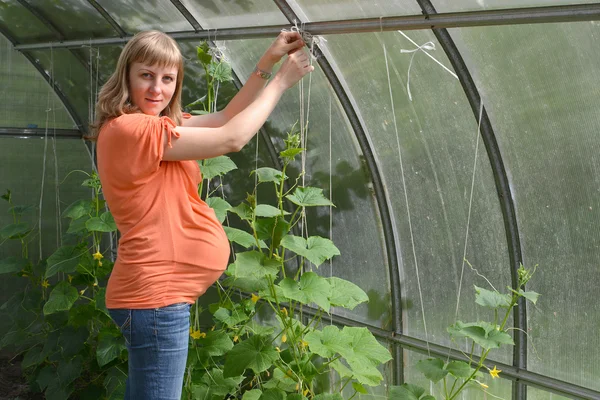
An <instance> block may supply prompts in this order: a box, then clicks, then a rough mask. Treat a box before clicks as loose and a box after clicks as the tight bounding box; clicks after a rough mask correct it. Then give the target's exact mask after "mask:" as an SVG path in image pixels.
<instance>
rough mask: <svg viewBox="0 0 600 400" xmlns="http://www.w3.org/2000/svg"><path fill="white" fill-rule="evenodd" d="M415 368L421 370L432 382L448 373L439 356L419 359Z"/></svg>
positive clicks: (437, 380)
mask: <svg viewBox="0 0 600 400" xmlns="http://www.w3.org/2000/svg"><path fill="white" fill-rule="evenodd" d="M417 370H419V371H421V372H422V373H423V375H425V377H426V378H427V379H429V380H430V381H432V382H433V383H437V382H439V381H440V380H442V379H444V377H445V376H446V375H448V371H446V370H445V369H444V362H443V361H442V360H440V359H439V358H428V359H427V360H420V361H419V362H418V363H417Z"/></svg>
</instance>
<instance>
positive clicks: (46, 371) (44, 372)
mask: <svg viewBox="0 0 600 400" xmlns="http://www.w3.org/2000/svg"><path fill="white" fill-rule="evenodd" d="M56 380H58V375H57V373H56V368H55V367H54V365H46V366H45V367H44V368H42V369H41V370H40V372H39V373H38V374H37V376H36V378H35V381H36V383H37V384H38V386H39V387H40V389H41V390H45V389H46V388H47V387H48V385H50V383H51V382H53V381H56Z"/></svg>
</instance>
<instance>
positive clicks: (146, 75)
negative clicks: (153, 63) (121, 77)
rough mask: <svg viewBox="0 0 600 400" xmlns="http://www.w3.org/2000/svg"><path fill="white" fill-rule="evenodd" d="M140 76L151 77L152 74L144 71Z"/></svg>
mask: <svg viewBox="0 0 600 400" xmlns="http://www.w3.org/2000/svg"><path fill="white" fill-rule="evenodd" d="M142 78H152V74H149V73H147V72H144V73H143V74H142Z"/></svg>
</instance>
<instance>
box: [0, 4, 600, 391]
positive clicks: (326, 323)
mask: <svg viewBox="0 0 600 400" xmlns="http://www.w3.org/2000/svg"><path fill="white" fill-rule="evenodd" d="M149 30H157V31H161V32H164V33H166V34H168V36H169V37H171V38H173V39H174V40H175V41H176V42H177V44H178V46H179V49H180V51H181V54H182V55H183V60H184V71H185V73H184V78H183V86H182V90H181V99H182V100H181V107H182V110H181V111H183V112H184V113H185V114H183V115H184V118H196V116H207V115H209V114H211V113H217V112H221V110H224V109H225V107H227V105H228V104H230V101H231V100H232V99H233V98H236V97H235V96H236V95H237V94H238V93H242V92H241V91H240V90H241V88H242V87H244V88H245V86H244V85H245V83H246V82H248V81H249V80H250V79H254V81H253V82H258V81H259V79H263V78H265V84H266V89H264V91H267V90H269V87H271V84H273V85H274V83H273V82H275V81H276V79H277V77H278V76H282V75H283V74H284V72H282V71H283V69H284V66H286V65H288V64H286V63H291V62H292V61H290V60H292V59H293V57H296V58H298V57H300V56H299V54H306V55H307V56H308V57H307V60H308V61H309V62H310V65H312V67H314V70H313V71H312V72H311V73H307V74H306V76H304V77H303V78H301V79H300V78H299V82H298V83H297V84H295V85H293V86H292V87H290V88H289V90H286V91H285V93H283V95H282V96H281V98H280V99H279V100H278V102H277V104H276V105H275V106H274V109H273V111H272V112H271V113H270V116H269V117H268V119H267V120H266V122H265V123H264V124H262V123H261V125H262V126H261V127H260V129H259V130H258V132H257V133H256V135H254V132H256V130H254V131H253V137H252V138H251V139H250V141H249V142H248V143H247V144H246V145H245V146H244V147H243V148H242V149H241V150H239V151H233V152H230V153H227V154H226V155H220V156H218V157H211V158H206V159H199V160H197V163H196V161H194V160H190V161H189V162H191V163H192V164H191V165H193V166H194V168H197V167H196V164H197V165H198V166H199V169H200V171H201V174H202V178H203V179H199V184H198V185H197V186H198V187H197V193H193V194H194V195H195V196H196V197H198V201H201V202H202V204H203V206H206V205H208V206H210V207H211V208H212V209H213V210H214V216H213V218H215V220H218V222H220V224H222V227H223V228H222V231H224V232H225V234H226V235H227V239H228V240H229V242H227V244H226V246H225V247H226V248H227V247H228V248H230V256H229V259H228V261H227V266H226V270H225V271H224V273H223V274H222V275H221V276H220V277H219V278H218V280H216V282H215V283H213V284H212V286H210V285H209V286H210V287H208V289H207V290H206V292H205V293H204V294H203V295H202V296H200V297H199V298H198V300H197V301H196V303H194V304H192V305H191V308H190V315H189V318H190V326H189V334H188V332H187V329H186V331H185V332H184V334H185V341H186V343H187V345H186V351H187V353H186V354H187V362H186V365H185V373H184V378H183V385H179V386H180V387H181V386H183V387H182V389H181V390H182V392H181V393H182V394H181V398H182V399H204V400H221V399H240V400H347V399H374V400H376V399H398V400H435V399H437V400H454V399H457V400H458V399H461V400H475V399H489V400H491V399H507V400H508V399H513V400H546V399H551V400H559V399H600V351H599V350H598V349H599V344H598V341H599V339H598V332H599V329H600V302H598V300H594V299H595V295H594V293H595V290H597V288H596V285H597V284H598V283H599V282H600V268H599V266H600V229H599V228H598V226H599V225H598V221H599V220H600V201H599V199H600V175H596V174H597V173H599V174H600V156H598V154H600V136H598V132H600V113H599V112H598V110H599V109H600V96H598V94H599V93H600V79H599V78H598V71H599V67H600V55H599V54H600V52H599V51H598V50H599V49H600V47H599V46H598V40H599V39H600V3H598V2H594V1H586V0H518V1H517V0H503V1H501V0H452V1H451V0H370V1H369V0H321V1H318V0H221V1H217V0H122V1H116V0H62V1H58V0H3V1H2V2H1V3H0V44H1V46H0V48H1V49H0V61H1V62H0V93H1V96H2V107H1V108H0V155H1V157H2V168H1V169H0V182H1V187H0V191H1V193H0V194H1V197H2V200H0V274H1V280H0V288H1V291H0V338H1V339H0V399H42V398H47V399H56V400H59V399H123V398H124V396H133V397H126V398H144V396H143V395H140V394H139V392H138V393H137V397H136V393H130V390H133V392H135V389H130V386H128V385H130V381H129V380H128V371H130V370H129V369H128V368H129V367H130V366H129V367H128V365H129V364H128V363H131V362H132V361H131V360H132V358H131V353H130V351H128V349H129V347H128V346H130V343H129V340H127V339H126V337H125V336H126V335H125V333H124V332H125V331H124V326H125V325H126V324H123V325H122V326H119V325H121V324H115V322H114V315H113V314H112V313H111V312H109V309H110V308H119V307H110V306H109V307H108V308H107V305H106V302H107V301H108V296H107V290H106V288H107V282H108V279H109V278H110V277H111V273H112V271H113V270H112V268H113V266H114V265H116V264H115V263H117V262H121V261H122V260H123V259H124V258H125V257H126V256H125V255H124V254H123V252H119V247H120V246H122V244H123V240H121V239H126V240H128V238H129V236H128V235H127V234H124V232H121V230H120V229H119V230H117V224H119V223H120V221H122V220H120V219H119V218H121V216H119V215H122V213H121V214H119V215H118V214H117V211H116V210H114V209H112V208H110V207H108V204H107V200H108V202H110V198H109V194H110V192H109V187H107V186H106V185H103V184H104V183H105V182H106V179H107V177H106V176H102V169H100V171H99V166H102V165H101V164H99V163H98V161H99V159H100V156H101V154H100V153H101V152H99V151H98V150H99V149H100V147H101V145H102V143H101V142H100V141H95V140H86V138H84V137H88V138H89V135H90V134H91V133H92V132H93V130H94V129H95V128H94V125H93V124H94V122H95V121H97V119H96V118H97V108H96V104H97V101H98V98H99V94H100V93H101V89H102V87H103V85H105V83H106V82H107V80H108V79H109V77H111V75H112V74H113V72H114V71H115V70H116V69H118V67H119V65H120V64H119V63H118V60H119V55H120V54H121V52H122V50H123V48H124V46H125V45H126V43H128V42H130V41H131V40H132V38H134V35H136V34H137V33H139V32H142V31H149ZM282 32H284V33H286V34H287V33H289V34H290V35H292V34H293V35H299V37H301V38H302V40H303V44H304V45H303V46H302V48H301V50H300V52H295V53H294V52H290V54H284V57H283V58H282V60H281V62H279V63H277V64H276V65H275V67H274V70H273V71H267V72H265V71H262V70H261V68H260V67H259V64H257V63H258V62H259V60H260V59H261V55H262V54H263V53H264V52H265V50H267V49H270V47H269V46H271V43H274V42H273V41H274V40H275V39H276V38H277V37H279V35H283V33H282ZM594 43H596V44H594ZM292 53H293V54H292ZM265 54H266V53H265ZM271 73H272V74H273V76H271ZM256 76H259V78H256ZM269 78H270V79H269ZM128 79H129V78H128ZM261 90H263V89H261ZM240 96H242V95H240ZM261 98H262V97H261ZM128 101H129V100H128ZM161 115H163V114H161ZM165 115H166V114H165ZM180 115H181V113H180ZM155 116H156V114H155ZM155 116H152V118H154V117H155ZM161 118H167V117H161ZM198 118H201V117H198ZM205 118H206V117H205ZM256 118H258V117H256ZM205 120H208V119H205ZM171 122H172V121H171ZM177 128H179V127H177ZM177 128H174V129H175V130H177ZM166 129H167V128H165V132H167V130H166ZM169 129H170V128H169ZM188 129H191V128H188ZM162 132H163V130H162V128H161V130H160V135H161V136H158V137H159V140H161V138H162ZM165 135H168V134H167V133H165ZM182 135H183V133H182ZM594 135H596V136H594ZM175 136H177V135H175ZM175 136H174V137H173V140H174V142H175V141H176V140H181V138H183V136H181V137H180V138H179V139H176V138H175ZM100 137H101V135H100ZM165 137H166V136H165ZM169 140H170V139H169ZM170 144H171V143H170V141H169V145H170ZM176 147H177V146H176V145H175V147H174V148H173V149H171V150H174V149H175V148H176ZM161 148H162V147H161ZM166 148H167V146H166V145H165V146H164V149H166ZM179 148H181V146H180V147H179ZM115 149H116V150H115V153H114V154H113V156H114V157H115V158H117V157H120V159H119V160H117V161H118V162H119V163H120V164H119V165H122V166H127V165H129V164H128V162H129V161H128V160H127V159H128V156H129V155H131V151H130V149H124V148H123V149H121V150H120V151H119V152H118V154H119V156H117V150H118V149H117V148H116V147H115ZM236 150H237V149H236ZM160 151H161V153H160V154H162V151H168V150H160ZM136 154H137V153H136ZM165 154H167V153H165ZM134 156H135V155H132V158H133V157H134ZM177 162H178V161H164V160H162V161H161V165H165V164H174V163H177ZM182 165H183V164H182ZM161 168H162V167H161ZM105 170H106V169H105ZM115 170H116V171H117V172H115V173H114V174H113V175H114V176H117V175H118V176H121V175H122V176H123V177H126V176H129V175H131V174H130V171H129V170H128V168H123V169H121V170H119V169H115ZM99 172H100V176H99ZM114 176H111V178H114ZM198 176H200V175H198ZM119 179H121V178H119ZM123 179H125V178H123ZM105 190H106V191H105ZM141 190H142V189H140V192H139V193H143V192H142V191H141ZM195 190H196V188H195V187H194V191H195ZM105 193H106V194H107V196H106V197H105V196H104V194H105ZM140 196H141V195H140ZM594 196H595V197H594ZM200 199H202V200H200ZM128 201H130V207H131V208H132V209H134V208H135V207H137V206H134V204H138V203H139V199H138V198H135V197H132V198H131V199H130V200H128ZM147 201H148V202H151V201H152V199H147ZM205 203H206V204H205ZM192 207H195V205H192ZM111 210H112V212H111ZM135 211H136V210H132V211H131V212H132V213H133V212H135ZM120 212H121V211H120ZM171 212H172V210H169V208H168V207H167V208H165V209H164V210H163V211H162V214H163V217H162V218H164V221H168V222H169V223H173V219H172V218H171V215H172V214H171ZM211 212H212V210H211ZM596 216H598V217H599V219H596ZM115 221H116V222H115ZM161 221H162V220H161ZM122 226H124V224H123V225H119V228H121V227H122ZM161 226H162V225H161ZM220 226H221V225H219V227H220ZM156 229H157V231H158V233H157V234H158V235H162V233H163V232H162V229H163V228H162V227H156ZM161 237H163V236H161ZM148 247H149V248H148V249H146V250H147V254H150V255H151V254H154V253H153V252H154V249H153V248H151V246H148ZM119 257H121V258H119ZM118 260H121V261H118ZM219 274H220V273H219ZM113 275H114V274H113ZM115 279H116V278H115ZM215 279H217V278H215ZM213 281H214V280H213ZM594 288H596V289H594ZM165 290H166V289H165ZM113 304H116V303H113ZM140 308H144V307H140ZM145 308H154V306H152V307H145ZM156 310H158V308H156ZM111 317H112V318H111ZM131 387H133V386H131ZM126 391H127V394H126ZM140 396H141V397H140ZM157 398H158V397H157ZM160 398H163V397H160ZM164 398H167V397H164ZM169 398H171V397H169ZM177 398H179V397H177Z"/></svg>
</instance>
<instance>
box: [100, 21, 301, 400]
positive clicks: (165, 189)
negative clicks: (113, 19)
mask: <svg viewBox="0 0 600 400" xmlns="http://www.w3.org/2000/svg"><path fill="white" fill-rule="evenodd" d="M303 45H304V43H303V41H302V38H301V36H300V35H299V34H298V33H296V32H282V33H281V34H280V35H279V37H278V38H277V39H276V40H275V41H274V42H273V44H272V45H271V46H270V47H269V49H267V51H266V52H265V54H264V55H263V56H262V58H261V59H260V61H259V62H258V63H257V66H256V69H255V71H254V72H253V73H252V76H251V77H250V78H249V79H248V81H247V82H246V84H245V85H244V87H243V88H242V89H241V90H240V91H239V93H238V94H237V95H236V96H235V97H234V98H233V99H232V100H231V102H230V103H229V104H228V105H227V107H225V109H223V110H222V111H219V112H216V113H213V114H208V115H201V116H189V115H186V116H184V115H183V114H182V112H181V85H182V81H183V58H182V56H181V53H180V50H179V48H178V46H177V44H176V42H175V41H174V40H173V39H171V38H170V37H169V36H167V35H166V34H164V33H162V32H158V31H149V32H141V33H138V34H137V35H135V36H134V37H133V38H132V39H131V40H130V41H129V42H128V43H127V45H126V46H125V47H124V49H123V51H122V53H121V55H120V57H119V61H118V64H117V68H116V71H115V72H114V74H113V75H112V76H111V77H110V78H109V80H108V81H107V82H106V84H105V85H104V86H103V87H102V90H101V91H100V94H99V99H98V104H97V106H96V115H97V118H96V122H95V125H94V127H93V128H94V131H93V134H92V136H91V137H89V138H90V139H91V140H97V156H98V172H99V175H100V180H101V182H102V187H103V192H104V197H105V199H106V202H107V204H108V206H109V208H110V210H111V212H112V215H113V217H114V219H115V222H116V224H117V227H118V228H119V231H120V232H121V235H122V236H121V239H120V241H119V251H118V255H117V260H116V262H115V266H114V269H113V272H112V274H111V276H110V279H109V282H108V286H107V290H106V306H107V308H108V309H109V312H110V314H111V316H112V318H113V320H114V321H115V323H116V324H117V325H118V326H119V327H120V329H121V331H122V332H123V335H124V336H125V339H126V343H127V349H128V351H129V376H128V379H127V389H126V395H125V398H126V399H143V400H153V399H161V400H162V399H177V400H179V399H180V397H181V389H182V383H183V375H184V369H185V364H186V359H187V349H188V340H189V339H188V334H189V326H190V324H189V310H190V305H191V304H193V303H194V302H195V301H196V299H197V298H198V297H199V296H200V295H202V294H203V293H204V292H205V291H206V289H207V288H208V287H209V286H210V285H212V284H213V283H214V282H215V281H216V280H217V279H218V278H219V276H220V275H221V273H222V272H223V271H224V270H225V269H226V267H227V262H228V259H229V244H228V241H227V237H226V235H225V233H224V231H223V228H222V226H221V224H220V223H219V221H218V220H217V218H216V217H215V213H214V212H213V210H212V209H211V208H209V207H208V206H207V205H206V203H204V202H203V201H202V200H201V199H200V198H199V197H198V193H197V185H198V184H199V183H200V181H201V179H202V177H201V175H200V169H199V167H198V164H197V163H196V161H195V160H199V159H206V158H211V157H216V156H220V155H223V154H226V153H229V152H232V151H239V150H240V149H241V148H242V147H244V145H246V143H248V142H249V141H250V139H251V138H252V137H253V136H254V134H255V133H256V132H257V131H258V130H259V129H260V127H261V126H262V125H263V123H264V122H265V120H266V119H267V117H268V116H269V114H270V113H271V112H272V111H273V109H274V107H275V106H276V104H277V102H278V101H279V99H280V97H281V95H282V94H283V92H284V91H285V90H287V89H288V88H290V87H292V86H293V85H295V84H296V83H297V82H298V81H299V80H300V79H301V78H302V77H303V76H304V75H306V74H307V73H309V72H311V71H312V70H313V67H312V66H310V65H309V59H308V56H307V54H306V53H305V52H304V51H302V50H300V49H301V48H302V46H303ZM298 50H300V51H298ZM286 54H288V57H287V58H286V60H285V61H284V62H283V64H282V65H281V68H280V69H279V71H278V72H277V74H276V75H275V76H274V77H273V79H272V80H271V82H269V84H268V85H266V87H265V82H266V81H267V79H268V78H269V77H270V75H271V70H272V68H273V66H274V64H275V63H277V62H278V61H279V60H280V59H281V58H282V57H283V56H284V55H286Z"/></svg>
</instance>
